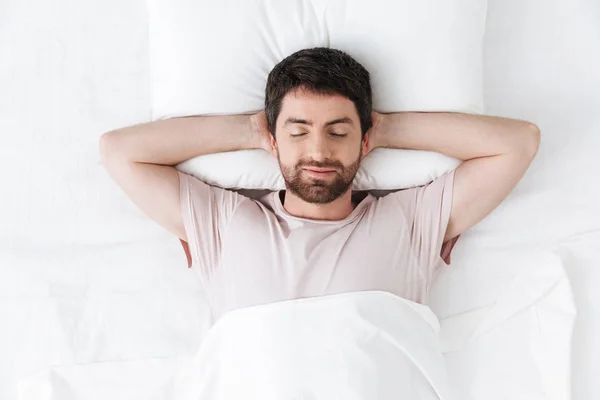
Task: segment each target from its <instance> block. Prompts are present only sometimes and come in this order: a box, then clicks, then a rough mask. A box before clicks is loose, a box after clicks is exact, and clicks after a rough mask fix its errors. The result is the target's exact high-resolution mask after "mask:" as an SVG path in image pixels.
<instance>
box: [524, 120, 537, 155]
mask: <svg viewBox="0 0 600 400" xmlns="http://www.w3.org/2000/svg"><path fill="white" fill-rule="evenodd" d="M541 136H542V135H541V131H540V128H539V127H538V126H537V125H536V124H534V123H532V122H527V124H526V126H525V130H524V132H523V142H524V143H523V144H522V149H523V151H525V152H526V153H527V154H528V155H529V156H531V158H534V157H535V155H536V154H537V152H538V149H539V148H540V141H541Z"/></svg>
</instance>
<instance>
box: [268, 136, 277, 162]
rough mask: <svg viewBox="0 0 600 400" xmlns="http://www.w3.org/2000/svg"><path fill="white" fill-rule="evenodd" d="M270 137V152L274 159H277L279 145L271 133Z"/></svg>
mask: <svg viewBox="0 0 600 400" xmlns="http://www.w3.org/2000/svg"><path fill="white" fill-rule="evenodd" d="M269 137H270V138H271V140H270V144H271V145H270V146H269V152H270V153H271V154H272V155H273V157H275V158H277V143H276V142H275V138H274V137H273V135H272V134H271V132H269Z"/></svg>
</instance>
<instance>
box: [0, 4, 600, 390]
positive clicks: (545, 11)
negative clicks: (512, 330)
mask: <svg viewBox="0 0 600 400" xmlns="http://www.w3.org/2000/svg"><path fill="white" fill-rule="evenodd" d="M487 25H488V32H487V34H486V49H485V60H484V61H485V63H484V64H485V71H484V72H485V73H484V78H485V101H486V113H490V114H496V115H503V116H509V117H515V118H524V119H528V120H531V121H533V122H535V123H537V124H538V125H539V126H540V127H541V129H542V144H541V148H540V152H539V154H538V157H537V159H536V160H535V161H534V163H533V165H532V167H531V168H530V170H529V172H528V173H527V175H526V176H525V178H524V179H523V180H522V182H521V183H520V184H519V186H518V187H517V188H516V189H515V191H514V192H513V193H512V194H511V195H510V197H509V198H508V199H507V200H506V201H505V202H504V203H503V204H502V205H501V206H500V207H499V208H498V209H497V210H496V211H494V212H493V213H492V214H491V215H490V216H489V217H488V218H486V219H485V220H484V221H483V222H482V223H480V224H479V225H478V226H477V227H475V228H474V229H472V230H471V231H469V232H468V233H467V234H465V235H464V236H463V238H461V240H460V241H459V243H458V244H457V247H456V248H455V253H454V255H453V264H452V268H449V269H448V270H446V271H445V272H444V273H442V274H440V276H439V277H438V280H437V282H436V285H435V287H434V288H433V291H432V294H431V307H432V309H433V310H434V311H435V312H436V314H438V316H440V317H442V318H445V317H448V316H451V315H454V314H456V313H460V312H463V311H466V310H470V309H473V308H476V307H483V306H486V305H488V304H490V303H492V302H494V300H495V299H497V298H498V297H499V296H500V295H501V293H502V292H503V291H504V290H505V289H506V286H507V285H508V283H509V282H510V281H511V279H512V278H513V277H514V276H515V274H516V273H517V272H518V271H517V268H519V263H511V262H510V259H511V257H512V254H513V253H515V252H518V251H521V250H523V249H529V248H536V249H548V250H550V249H556V251H557V252H558V253H559V254H561V257H562V259H563V263H564V264H565V267H566V268H567V271H568V272H569V276H570V277H571V279H572V285H573V288H574V290H575V301H576V304H577V307H578V310H579V316H578V319H577V321H576V330H575V337H574V347H573V350H574V354H573V361H574V366H573V371H574V377H573V387H574V389H573V398H574V399H575V400H589V399H595V398H600V385H599V384H598V382H597V381H595V380H594V377H595V376H597V375H598V374H599V373H600V356H599V352H600V343H599V342H598V339H597V338H598V334H597V333H598V332H597V328H596V326H599V325H598V324H599V323H600V299H598V297H597V295H595V292H596V291H597V288H598V287H600V276H598V274H597V270H598V268H600V256H598V254H599V253H598V251H597V249H598V243H600V234H599V232H600V212H598V208H597V207H598V204H600V184H598V173H599V172H600V158H599V157H598V153H597V151H598V149H600V135H598V132H599V131H600V97H599V96H598V93H600V48H599V47H600V5H599V4H598V2H597V1H594V0H581V1H579V2H572V1H570V0H490V1H489V16H488V24H487ZM146 46H147V27H146V11H145V6H144V3H143V1H141V0H135V1H131V2H118V1H116V0H110V1H105V2H90V1H85V2H83V1H82V2H72V1H67V0H55V1H52V2H42V1H39V0H31V1H28V2H23V1H18V0H3V1H2V2H1V3H0V60H2V62H0V88H1V90H0V135H1V136H0V137H1V138H2V143H1V144H0V163H1V164H0V180H1V181H2V184H3V187H2V192H1V193H0V206H1V207H0V355H1V357H0V399H1V400H5V399H6V400H15V399H16V379H17V376H22V375H27V374H30V373H33V372H35V371H43V370H45V369H47V368H49V367H52V366H66V365H72V364H73V363H81V364H86V365H88V367H89V368H91V369H94V370H96V371H98V374H101V373H102V369H103V368H105V369H106V371H109V370H110V369H111V364H110V362H115V361H121V362H123V363H124V364H126V365H128V366H130V367H131V368H132V370H134V369H135V368H136V366H137V367H138V369H139V370H144V371H148V373H149V374H150V373H154V375H153V376H156V377H163V376H164V377H165V379H166V374H167V373H168V372H169V371H171V368H173V367H174V366H175V365H177V361H178V360H177V358H173V357H181V358H182V359H183V358H185V357H186V355H189V354H193V353H194V352H195V350H196V349H197V346H198V343H199V341H200V338H201V336H202V334H203V332H204V331H205V328H206V324H205V322H206V321H205V320H204V318H203V314H202V293H201V292H200V291H199V286H198V282H197V281H196V280H195V275H194V274H195V272H194V271H192V270H188V269H187V268H186V260H185V256H184V254H183V251H182V250H181V246H180V245H179V242H178V241H177V240H176V239H175V238H173V237H172V236H171V235H170V234H168V233H167V232H166V231H164V230H163V229H162V228H160V227H159V226H157V225H156V224H155V223H154V222H152V221H150V220H148V219H147V218H146V217H145V216H144V215H143V214H142V213H141V212H140V211H138V210H137V209H136V208H135V206H134V205H133V204H132V203H131V202H130V201H129V200H128V199H127V198H126V196H125V195H124V194H123V193H122V192H121V191H120V190H119V189H118V188H117V187H116V185H115V184H114V183H113V182H112V181H111V180H110V178H109V177H108V175H107V174H106V172H105V171H104V170H103V169H102V167H101V166H100V163H99V157H98V147H97V145H98V138H99V136H100V135H101V134H102V133H103V132H105V131H107V130H110V129H114V128H118V127H122V126H125V125H130V124H133V123H137V122H143V121H147V120H149V119H150V118H151V109H150V94H149V82H148V69H147V63H148V60H147V56H148V55H147V47H146ZM507 260H508V261H507ZM142 359H144V362H142V361H140V360H142ZM148 360H154V361H155V362H148ZM91 362H94V364H89V363H91ZM55 376H56V375H55ZM51 382H53V383H54V384H55V385H57V387H58V386H60V385H61V383H63V384H64V382H61V380H60V376H58V377H57V378H56V379H55V380H54V381H51ZM160 383H161V382H159V381H158V380H156V379H155V380H153V381H150V382H149V383H148V385H147V386H145V387H139V388H138V389H139V392H136V393H135V396H138V397H135V396H134V395H133V394H132V393H130V394H129V395H128V394H127V393H125V394H124V396H125V397H124V398H145V397H144V393H143V391H144V390H146V391H147V393H151V390H152V387H153V385H160ZM45 390H46V392H45V395H46V397H43V396H42V394H40V397H39V398H52V397H50V396H51V393H52V387H46V388H45ZM74 398H77V397H76V396H75V397H74ZM146 398H147V396H146Z"/></svg>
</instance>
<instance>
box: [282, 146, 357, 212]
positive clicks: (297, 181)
mask: <svg viewBox="0 0 600 400" xmlns="http://www.w3.org/2000/svg"><path fill="white" fill-rule="evenodd" d="M361 157H362V148H361V150H360V154H359V156H358V159H357V160H356V161H355V162H353V163H352V164H350V165H348V166H345V165H342V163H340V162H325V163H317V162H314V161H310V160H305V159H302V160H300V161H299V162H298V163H296V165H295V166H293V167H288V166H286V165H283V164H282V163H281V159H280V158H279V155H278V156H277V160H278V161H279V168H280V169H281V174H282V175H283V180H284V181H285V187H286V188H287V190H289V191H290V192H291V193H293V194H294V195H296V196H297V197H299V198H300V199H302V200H303V201H305V202H307V203H313V204H327V203H331V202H332V201H334V200H335V199H337V198H339V197H340V196H341V195H343V194H344V193H346V191H347V190H348V189H349V188H350V186H351V185H352V182H353V181H354V178H355V177H356V173H357V172H358V168H359V166H360V159H361ZM307 167H317V168H335V169H336V171H335V173H334V174H335V175H334V176H333V178H327V179H319V178H313V177H305V176H303V172H304V170H303V169H302V168H307Z"/></svg>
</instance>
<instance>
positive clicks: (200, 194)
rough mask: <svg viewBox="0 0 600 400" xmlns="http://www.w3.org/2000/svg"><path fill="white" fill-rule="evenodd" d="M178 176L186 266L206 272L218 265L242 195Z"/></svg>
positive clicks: (195, 179)
mask: <svg viewBox="0 0 600 400" xmlns="http://www.w3.org/2000/svg"><path fill="white" fill-rule="evenodd" d="M177 172H178V174H179V201H180V205H181V218H182V220H183V226H184V228H185V234H186V236H187V242H186V241H184V240H181V239H180V241H181V244H182V246H183V249H184V251H185V253H186V258H187V260H188V267H190V268H191V267H192V266H194V265H195V266H198V268H200V269H201V270H202V271H204V272H206V273H208V272H209V271H210V270H211V269H213V268H215V266H216V265H218V263H219V261H220V257H221V243H222V238H223V235H224V233H225V230H226V229H227V225H228V224H229V221H230V220H231V217H232V216H233V214H234V213H235V210H236V209H237V207H238V206H239V204H240V202H241V201H243V199H245V197H244V196H242V195H240V194H238V193H236V192H233V191H231V190H226V189H222V188H218V187H214V186H210V185H208V184H206V183H204V182H202V181H201V180H199V179H198V178H196V177H194V176H191V175H188V174H186V173H184V172H181V171H179V170H178V171H177Z"/></svg>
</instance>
